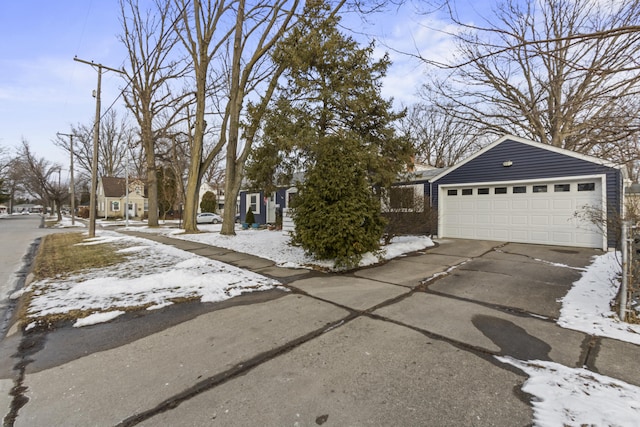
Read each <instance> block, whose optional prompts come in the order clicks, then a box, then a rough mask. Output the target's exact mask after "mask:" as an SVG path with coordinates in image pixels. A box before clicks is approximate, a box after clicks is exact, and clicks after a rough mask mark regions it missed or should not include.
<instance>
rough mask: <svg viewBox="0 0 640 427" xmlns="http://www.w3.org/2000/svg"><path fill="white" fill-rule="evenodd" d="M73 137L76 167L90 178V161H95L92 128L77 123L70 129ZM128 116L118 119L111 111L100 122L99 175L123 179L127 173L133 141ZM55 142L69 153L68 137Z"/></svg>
mask: <svg viewBox="0 0 640 427" xmlns="http://www.w3.org/2000/svg"><path fill="white" fill-rule="evenodd" d="M70 133H71V134H73V135H74V139H73V142H74V147H73V151H74V158H75V160H76V162H77V163H75V162H74V168H75V169H76V170H77V171H78V174H79V175H84V177H87V176H88V177H91V162H92V159H93V126H92V125H91V126H87V125H83V124H78V125H77V126H71V132H70ZM134 135H135V134H134V132H133V130H132V129H131V127H130V125H129V123H128V121H127V119H126V117H125V118H122V119H119V118H118V113H117V112H116V110H109V111H108V112H107V113H106V114H105V116H104V117H103V118H102V120H101V121H100V141H99V144H98V154H99V158H100V162H98V176H120V175H122V174H123V173H124V166H125V165H124V163H125V155H126V150H127V148H128V147H129V146H130V145H131V142H132V141H135V139H134ZM53 143H54V144H55V145H57V146H58V147H60V148H62V149H63V150H65V151H66V152H67V153H68V152H69V151H70V146H69V138H67V137H65V136H60V135H58V136H57V137H56V139H54V141H53Z"/></svg>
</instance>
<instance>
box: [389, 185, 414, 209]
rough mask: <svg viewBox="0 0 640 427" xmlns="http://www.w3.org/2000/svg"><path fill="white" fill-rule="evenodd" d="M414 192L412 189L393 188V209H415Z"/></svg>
mask: <svg viewBox="0 0 640 427" xmlns="http://www.w3.org/2000/svg"><path fill="white" fill-rule="evenodd" d="M413 196H414V192H413V188H412V187H392V188H391V190H390V192H389V207H390V208H391V209H413V204H414V197H413Z"/></svg>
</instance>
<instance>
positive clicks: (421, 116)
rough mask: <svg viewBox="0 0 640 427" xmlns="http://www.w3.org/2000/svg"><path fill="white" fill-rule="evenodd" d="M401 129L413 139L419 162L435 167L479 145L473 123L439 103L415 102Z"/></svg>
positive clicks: (455, 160)
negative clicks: (456, 115)
mask: <svg viewBox="0 0 640 427" xmlns="http://www.w3.org/2000/svg"><path fill="white" fill-rule="evenodd" d="M400 130H401V131H402V132H403V133H404V134H405V135H406V136H407V137H408V138H409V139H410V140H411V141H412V144H413V147H414V150H415V153H416V162H418V163H421V164H425V165H429V166H433V167H436V168H443V167H447V166H451V165H453V164H455V163H457V162H459V161H460V160H462V159H464V158H465V157H467V156H468V155H469V154H471V153H473V152H474V151H476V150H477V149H478V148H479V140H478V135H477V134H476V132H475V129H474V127H473V126H471V125H470V124H469V123H468V122H466V121H462V120H460V119H458V118H457V117H455V116H452V115H450V114H448V111H447V110H446V109H442V108H441V107H439V106H437V105H429V104H426V103H420V104H414V105H412V106H411V107H410V108H409V109H408V112H407V115H406V116H405V117H404V118H403V119H401V124H400Z"/></svg>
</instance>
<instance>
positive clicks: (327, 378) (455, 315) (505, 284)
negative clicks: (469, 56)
mask: <svg viewBox="0 0 640 427" xmlns="http://www.w3.org/2000/svg"><path fill="white" fill-rule="evenodd" d="M145 237H147V238H149V237H150V236H149V235H145ZM154 239H156V240H160V241H163V242H165V243H168V244H173V245H175V246H177V247H184V248H185V249H188V250H191V251H193V252H196V253H198V254H200V255H203V256H211V257H212V258H216V257H223V256H224V257H225V259H226V260H227V261H228V262H229V263H232V264H236V265H242V266H243V267H245V268H250V269H252V270H254V271H256V272H258V273H263V274H268V275H271V276H273V277H277V278H280V280H282V281H283V282H284V283H286V285H287V287H288V288H289V290H290V291H289V292H280V291H270V292H266V293H263V294H260V295H257V294H256V295H253V294H252V295H247V296H242V297H239V298H235V299H233V300H231V301H228V302H226V303H221V304H190V305H183V306H181V307H178V306H176V307H173V308H167V309H164V310H161V311H159V312H157V313H131V314H129V315H127V316H126V317H121V318H118V319H116V320H115V321H113V322H112V323H110V324H105V325H95V326H91V327H87V328H81V329H73V328H62V329H60V330H56V331H52V332H50V333H45V332H41V333H38V334H27V335H26V336H25V337H23V338H21V343H22V344H21V347H22V351H21V352H18V354H17V356H16V357H14V358H13V359H14V360H13V361H14V362H15V363H14V364H15V365H16V366H17V367H19V368H20V369H18V370H17V371H16V370H12V371H11V370H8V369H6V367H5V370H4V371H5V372H3V374H4V376H5V377H11V376H13V377H15V379H16V382H17V384H18V386H20V387H23V388H20V389H17V393H16V394H17V397H16V399H14V401H13V402H14V406H13V409H12V410H11V411H9V414H10V418H11V419H12V420H13V421H15V425H16V426H51V425H64V426H89V425H96V426H102V425H105V426H106V425H122V426H129V425H145V426H216V425H220V426H246V425H263V426H285V425H291V426H315V425H326V426H344V425H353V426H360V425H376V426H379V425H389V426H399V425H402V426H424V425H438V426H462V425H464V426H518V425H520V426H525V425H530V424H531V422H532V411H531V404H530V401H529V397H528V396H527V395H525V394H524V393H522V392H521V391H520V388H521V385H522V383H523V382H524V380H525V379H526V376H525V375H524V374H523V373H521V372H520V371H518V370H517V369H515V368H513V367H511V366H507V365H503V364H501V363H500V362H498V361H497V360H496V359H495V358H494V356H495V355H510V356H513V357H515V358H518V359H521V360H530V359H541V360H553V361H556V362H559V363H562V364H565V365H567V366H571V367H575V366H588V367H590V368H591V369H593V370H595V371H598V372H600V373H602V374H605V375H611V376H614V377H618V378H620V379H623V380H624V381H627V382H629V383H632V384H636V385H640V375H639V374H637V373H634V370H627V369H626V368H627V367H628V365H630V364H632V363H633V360H637V357H638V356H639V355H640V353H639V349H638V348H637V347H636V346H633V345H631V344H624V343H620V342H618V341H614V340H604V339H598V338H594V337H591V336H588V335H585V334H582V333H579V332H574V331H570V330H567V329H562V328H560V327H558V326H556V324H555V323H554V321H553V320H554V318H555V317H556V316H557V314H558V309H559V305H558V302H557V298H558V297H559V296H562V295H564V293H566V291H567V289H569V287H570V286H571V283H572V282H573V281H575V280H576V279H577V278H579V277H580V269H581V268H584V267H585V266H587V265H588V264H589V263H590V260H591V258H592V257H593V256H594V255H596V254H598V253H599V252H598V251H593V250H587V249H574V248H557V247H544V246H532V245H520V244H503V243H497V242H482V241H463V240H447V241H442V242H440V243H439V246H437V247H435V248H431V249H429V250H426V251H423V252H422V253H416V254H414V255H411V256H407V257H403V258H401V259H397V260H394V261H391V262H389V263H386V264H384V265H382V266H377V267H372V268H366V269H361V270H358V271H355V272H351V273H349V274H322V273H318V272H310V271H306V270H291V269H280V268H277V267H275V266H273V265H272V263H269V262H267V261H265V260H263V259H259V258H255V257H251V256H243V255H242V254H229V251H221V250H220V249H218V248H209V247H206V246H205V245H197V244H193V243H188V242H181V241H177V240H175V241H174V240H170V239H167V238H163V237H154ZM216 259H219V258H216ZM635 372H637V370H635ZM21 405H22V406H21Z"/></svg>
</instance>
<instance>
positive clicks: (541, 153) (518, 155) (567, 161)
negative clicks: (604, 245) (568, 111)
mask: <svg viewBox="0 0 640 427" xmlns="http://www.w3.org/2000/svg"><path fill="white" fill-rule="evenodd" d="M507 160H510V161H512V162H513V165H512V166H510V167H504V166H503V165H502V163H503V162H505V161H507ZM600 174H604V175H606V177H607V188H606V197H607V200H606V204H607V214H608V215H609V217H613V216H615V215H616V214H618V213H620V212H621V206H620V203H621V199H622V195H621V193H620V191H621V188H622V182H623V176H622V173H621V171H620V170H619V169H616V168H612V167H609V166H605V165H599V164H597V163H593V162H590V161H587V160H583V159H579V158H576V157H572V156H567V155H564V154H561V153H557V152H554V151H550V150H547V149H544V148H540V147H535V146H532V145H529V144H524V143H521V142H517V141H512V140H509V139H506V140H504V141H503V142H502V143H500V144H498V145H496V146H495V147H493V148H491V149H489V150H488V151H486V152H485V153H483V154H481V155H479V156H478V157H476V158H475V159H473V160H471V161H469V162H467V163H466V164H464V165H462V166H460V167H459V168H457V169H455V170H453V171H452V172H450V173H449V174H447V175H445V176H443V177H442V178H441V179H439V180H437V181H434V182H433V185H432V189H431V190H432V204H433V206H434V207H435V208H437V206H438V187H439V186H440V185H442V184H465V183H476V182H502V181H504V182H511V181H518V180H535V179H547V178H561V177H564V176H580V175H600ZM607 240H608V242H609V245H610V246H611V247H613V246H615V244H616V236H613V235H611V234H610V235H609V236H608V239H607Z"/></svg>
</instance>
